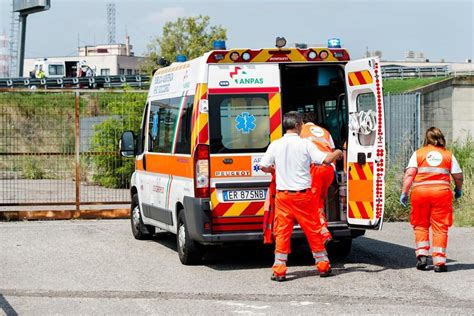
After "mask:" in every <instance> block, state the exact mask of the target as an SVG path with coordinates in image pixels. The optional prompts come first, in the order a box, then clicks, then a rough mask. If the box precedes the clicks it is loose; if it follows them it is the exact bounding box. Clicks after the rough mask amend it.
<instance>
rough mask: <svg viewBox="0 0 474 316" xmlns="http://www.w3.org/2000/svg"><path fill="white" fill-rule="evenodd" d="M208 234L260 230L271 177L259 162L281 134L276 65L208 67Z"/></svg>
mask: <svg viewBox="0 0 474 316" xmlns="http://www.w3.org/2000/svg"><path fill="white" fill-rule="evenodd" d="M208 100H209V135H210V137H209V146H210V160H211V163H210V184H211V188H210V190H211V205H212V232H213V233H215V234H225V233H237V232H238V233H247V232H248V233H255V232H261V230H262V221H263V204H264V200H265V196H266V193H267V189H268V186H269V184H270V180H271V177H270V176H269V175H268V174H265V173H264V172H262V171H261V170H259V162H260V160H261V158H262V156H263V154H264V153H265V151H266V149H267V147H268V145H269V144H270V142H271V141H273V140H275V139H277V138H280V137H281V134H282V127H281V111H280V75H279V67H278V64H276V63H268V64H267V63H266V64H251V63H247V64H244V63H238V64H217V65H210V66H209V81H208Z"/></svg>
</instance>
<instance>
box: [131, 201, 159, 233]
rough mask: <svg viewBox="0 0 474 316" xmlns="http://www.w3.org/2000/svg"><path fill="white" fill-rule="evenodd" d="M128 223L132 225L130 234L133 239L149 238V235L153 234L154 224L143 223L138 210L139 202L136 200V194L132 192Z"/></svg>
mask: <svg viewBox="0 0 474 316" xmlns="http://www.w3.org/2000/svg"><path fill="white" fill-rule="evenodd" d="M130 224H131V226H132V234H133V237H135V239H138V240H145V239H150V238H151V236H153V234H154V233H155V227H154V226H150V225H145V224H144V223H143V219H142V215H141V212H140V203H139V201H138V194H134V195H133V197H132V207H131V212H130Z"/></svg>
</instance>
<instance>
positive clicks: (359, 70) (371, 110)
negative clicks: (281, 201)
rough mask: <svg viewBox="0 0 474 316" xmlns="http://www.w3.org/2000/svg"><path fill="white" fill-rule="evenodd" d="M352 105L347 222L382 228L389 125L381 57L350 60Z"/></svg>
mask: <svg viewBox="0 0 474 316" xmlns="http://www.w3.org/2000/svg"><path fill="white" fill-rule="evenodd" d="M345 72H346V86H347V100H348V105H349V106H348V109H349V137H348V144H347V173H348V175H347V179H348V192H347V194H348V196H347V222H348V224H349V226H350V227H353V228H362V229H379V230H380V229H381V228H382V221H383V212H384V173H385V165H386V162H385V140H384V138H385V126H384V107H383V92H382V73H381V70H380V61H379V59H378V58H376V57H372V58H367V59H359V60H355V61H350V62H349V63H347V65H346V67H345Z"/></svg>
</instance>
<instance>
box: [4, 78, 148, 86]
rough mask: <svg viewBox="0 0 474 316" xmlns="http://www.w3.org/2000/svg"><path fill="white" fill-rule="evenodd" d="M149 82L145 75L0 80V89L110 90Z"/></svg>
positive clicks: (144, 84)
mask: <svg viewBox="0 0 474 316" xmlns="http://www.w3.org/2000/svg"><path fill="white" fill-rule="evenodd" d="M149 81H150V76H147V75H128V76H125V75H119V76H96V77H81V78H77V77H68V78H43V79H37V78H24V77H20V78H0V88H30V89H31V88H45V89H47V88H102V87H104V88H111V87H121V86H123V85H129V86H132V87H146V86H148V83H149Z"/></svg>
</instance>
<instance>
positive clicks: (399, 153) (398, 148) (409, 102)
mask: <svg viewBox="0 0 474 316" xmlns="http://www.w3.org/2000/svg"><path fill="white" fill-rule="evenodd" d="M420 101H421V95H420V93H405V94H387V95H385V96H384V106H385V131H386V132H385V134H386V146H387V152H388V158H389V162H390V163H401V164H406V163H407V162H408V159H409V158H410V155H411V154H412V153H413V151H414V150H416V149H417V148H418V146H419V145H420V124H421V123H420Z"/></svg>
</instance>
